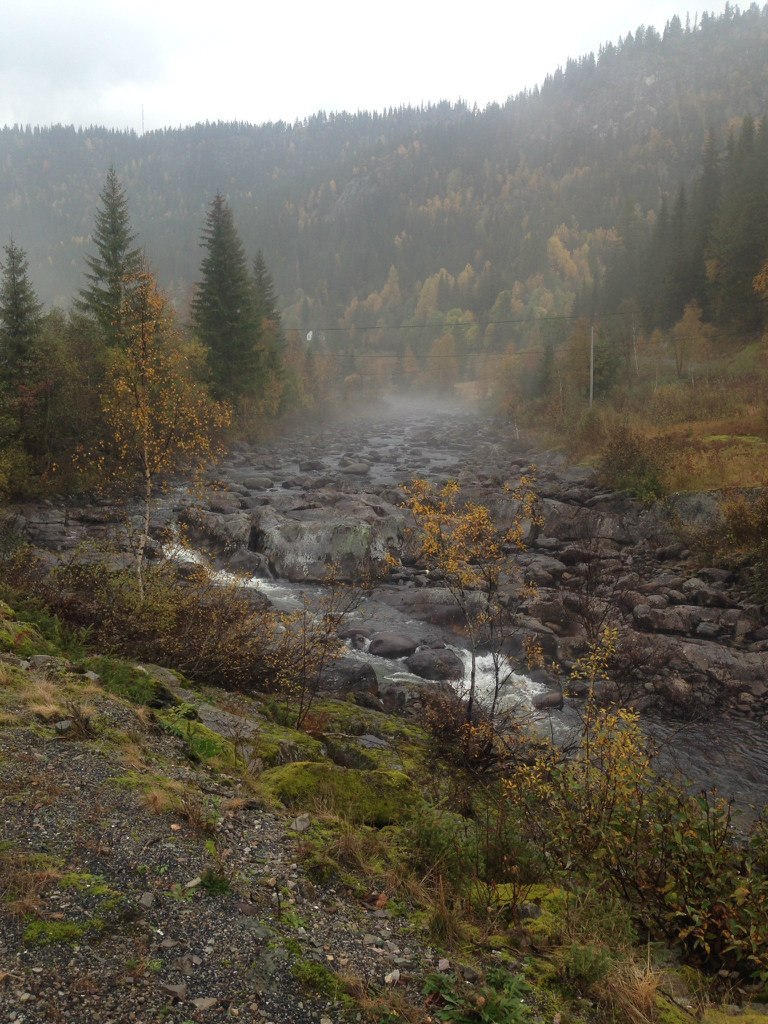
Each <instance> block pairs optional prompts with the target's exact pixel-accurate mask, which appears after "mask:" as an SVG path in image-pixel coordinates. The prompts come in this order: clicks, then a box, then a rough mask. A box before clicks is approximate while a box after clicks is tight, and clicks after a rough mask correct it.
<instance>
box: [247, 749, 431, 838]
mask: <svg viewBox="0 0 768 1024" xmlns="http://www.w3.org/2000/svg"><path fill="white" fill-rule="evenodd" d="M262 783H263V785H264V787H265V789H266V790H267V791H268V792H271V793H272V794H274V796H276V797H277V798H278V799H279V800H281V801H282V803H284V804H285V805H286V806H288V807H292V808H308V807H313V806H317V805H318V804H319V805H322V806H323V807H325V808H328V809H329V810H332V811H334V812H335V813H336V814H340V815H342V816H343V817H345V818H348V819H349V820H350V821H352V822H357V823H362V824H367V825H377V826H381V825H392V824H398V823H400V822H403V821H405V820H406V819H407V818H408V817H410V815H411V814H412V813H413V811H414V810H415V809H416V807H417V806H418V804H419V802H420V798H419V795H418V793H417V791H416V788H415V786H414V785H413V783H412V782H411V780H410V779H409V778H408V776H407V775H403V773H402V772H391V771H390V772H383V771H374V772H369V771H359V770H357V769H354V768H340V767H339V766H338V765H335V764H327V763H316V762H310V761H297V762H295V763H293V764H286V765H283V766H282V767H280V768H272V769H271V770H270V771H268V772H265V773H264V775H263V776H262Z"/></svg>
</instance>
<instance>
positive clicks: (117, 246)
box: [76, 167, 142, 345]
mask: <svg viewBox="0 0 768 1024" xmlns="http://www.w3.org/2000/svg"><path fill="white" fill-rule="evenodd" d="M99 199H100V202H101V206H100V207H99V208H98V209H97V211H96V220H95V224H94V230H93V235H92V239H93V242H94V244H95V246H96V254H95V255H94V256H86V258H85V262H86V265H87V267H88V271H87V272H86V275H85V276H86V279H87V280H88V281H89V282H90V284H89V285H88V286H87V287H85V288H81V289H80V298H79V299H78V300H77V303H76V305H77V307H78V308H79V309H80V310H82V311H83V312H84V313H88V314H89V315H91V316H93V317H94V318H95V319H96V320H97V322H98V323H99V325H100V327H101V329H102V331H103V333H104V339H105V341H106V342H107V343H108V344H110V345H115V344H119V343H120V342H121V340H122V335H123V332H122V329H121V324H120V310H121V305H122V302H123V299H124V296H125V290H126V287H127V282H128V281H129V280H131V279H132V278H135V276H136V275H137V274H138V273H139V272H140V271H141V268H142V254H141V249H139V248H132V246H133V243H134V242H135V241H136V235H135V234H134V233H133V232H132V231H131V225H130V218H129V215H128V200H127V198H126V195H125V189H124V188H123V185H122V183H121V182H120V179H119V178H118V176H117V173H116V172H115V169H114V167H110V168H109V170H108V172H107V180H106V182H105V184H104V188H103V189H102V191H101V194H100V196H99Z"/></svg>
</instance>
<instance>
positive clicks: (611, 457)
mask: <svg viewBox="0 0 768 1024" xmlns="http://www.w3.org/2000/svg"><path fill="white" fill-rule="evenodd" d="M654 443H655V444H656V445H657V446H658V442H653V441H651V440H649V439H646V438H642V437H641V436H640V435H639V434H636V433H634V432H633V431H632V430H630V429H629V427H626V426H620V427H618V428H617V429H616V430H615V431H614V432H613V434H612V436H611V437H610V439H609V440H608V442H607V443H606V444H605V446H604V447H603V449H602V451H601V452H600V459H599V462H598V471H599V473H600V476H601V477H602V479H603V480H604V481H605V483H607V484H608V485H609V486H611V487H615V488H616V489H617V490H620V491H628V492H629V493H630V494H632V495H634V496H635V497H636V498H638V499H639V500H640V501H642V502H644V503H647V504H651V503H653V502H654V501H657V500H658V499H659V498H661V497H663V495H664V485H663V483H662V460H663V452H661V451H659V450H658V448H657V450H654V449H653V447H652V446H653V444H654Z"/></svg>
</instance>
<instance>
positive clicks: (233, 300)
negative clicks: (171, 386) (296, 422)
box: [192, 192, 258, 401]
mask: <svg viewBox="0 0 768 1024" xmlns="http://www.w3.org/2000/svg"><path fill="white" fill-rule="evenodd" d="M200 244H201V246H202V247H203V249H205V253H206V254H205V256H204V258H203V262H202V265H201V268H200V273H201V276H202V281H201V282H200V284H199V285H198V289H197V293H196V295H195V297H194V299H193V300H192V322H193V324H194V327H195V329H196V330H197V333H198V335H199V337H200V340H201V341H202V342H203V344H204V345H205V346H206V347H207V349H208V363H209V366H210V370H211V376H212V378H213V382H214V388H215V391H216V393H217V395H218V396H219V397H223V398H227V399H228V400H230V401H232V400H234V399H236V398H239V397H240V396H242V395H245V394H248V393H249V392H252V391H253V389H254V387H255V386H256V383H257V376H258V353H257V349H256V344H257V341H258V324H257V314H256V310H255V308H254V298H253V290H252V283H251V281H250V278H249V275H248V267H247V263H246V258H245V251H244V249H243V244H242V242H241V241H240V238H239V236H238V234H237V230H236V228H235V222H234V218H233V216H232V211H231V210H230V208H229V205H228V204H227V201H226V199H225V198H224V196H223V195H222V194H221V193H220V192H219V193H217V194H216V197H215V198H214V200H213V202H212V203H211V206H210V208H209V210H208V214H207V216H206V221H205V227H204V229H203V234H202V239H201V242H200Z"/></svg>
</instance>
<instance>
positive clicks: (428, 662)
mask: <svg viewBox="0 0 768 1024" xmlns="http://www.w3.org/2000/svg"><path fill="white" fill-rule="evenodd" d="M405 664H406V665H407V667H408V670H409V671H410V672H413V674H414V675H416V676H421V678H422V679H436V680H441V679H463V678H464V662H463V661H462V660H461V658H460V657H459V655H458V654H456V652H455V651H452V650H450V649H448V648H445V649H443V650H435V649H434V648H432V647H420V648H419V649H418V650H417V651H415V652H414V653H413V654H412V655H411V656H410V657H409V658H407V659H406V662H405Z"/></svg>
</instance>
